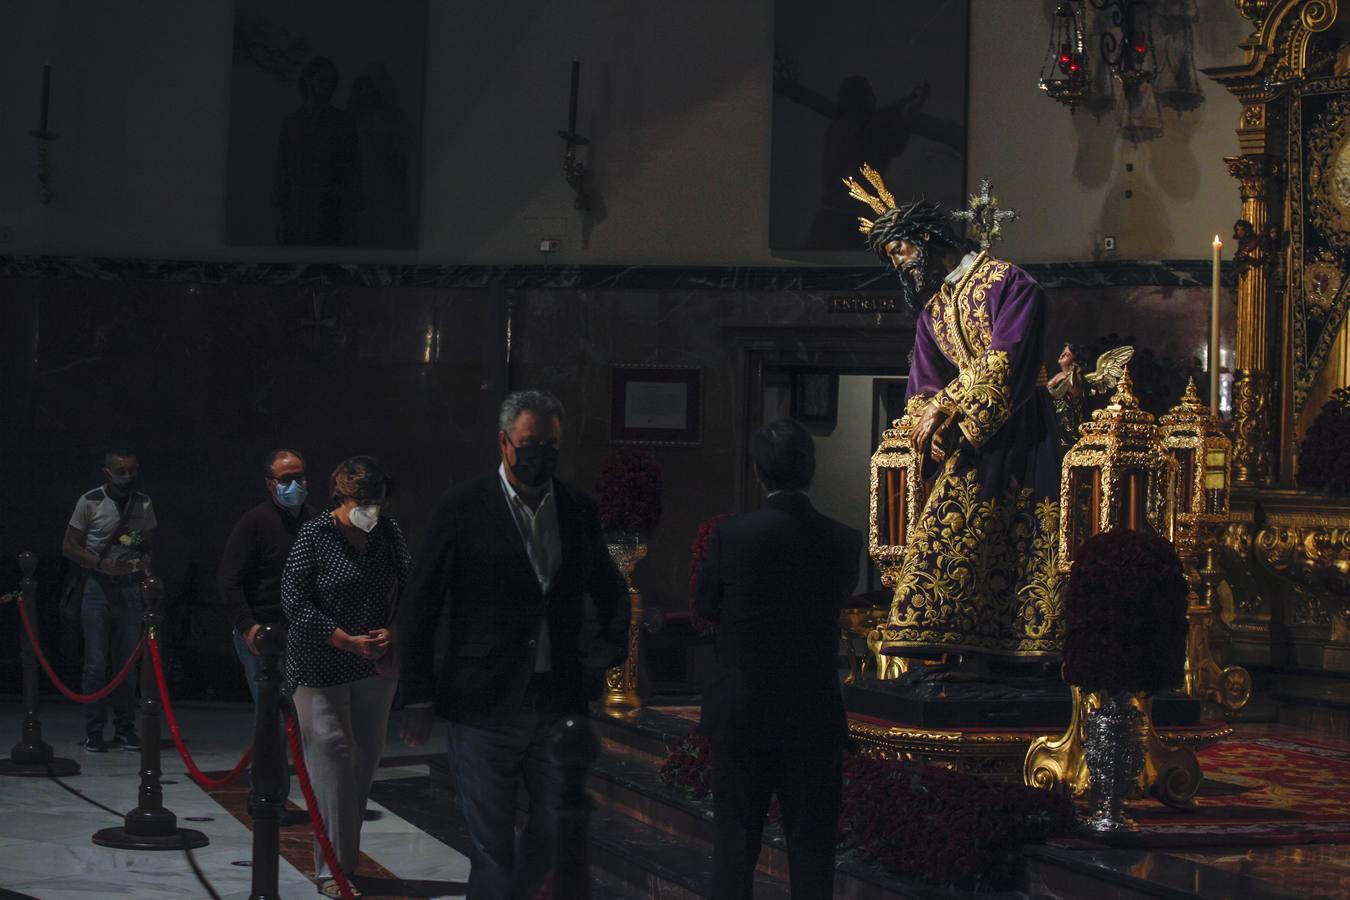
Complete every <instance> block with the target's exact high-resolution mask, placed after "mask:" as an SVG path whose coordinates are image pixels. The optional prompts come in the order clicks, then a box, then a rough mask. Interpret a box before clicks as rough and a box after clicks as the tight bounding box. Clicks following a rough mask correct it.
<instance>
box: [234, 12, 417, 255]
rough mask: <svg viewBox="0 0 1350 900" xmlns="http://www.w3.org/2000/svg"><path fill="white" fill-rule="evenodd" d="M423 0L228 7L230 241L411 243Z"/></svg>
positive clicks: (413, 241) (329, 244) (358, 244)
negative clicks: (230, 60) (231, 35)
mask: <svg viewBox="0 0 1350 900" xmlns="http://www.w3.org/2000/svg"><path fill="white" fill-rule="evenodd" d="M426 17H427V4H426V0H407V2H399V3H391V4H383V5H379V4H369V3H363V2H357V0H339V2H328V0H295V2H288V3H269V2H266V0H237V3H236V5H235V22H234V48H233V49H234V52H233V64H232V67H231V73H230V130H229V162H228V175H227V188H226V197H225V240H226V242H227V243H230V244H244V245H259V244H282V245H290V246H324V247H334V246H339V247H340V246H351V247H415V246H416V245H417V213H418V208H417V207H418V188H419V181H418V170H419V165H420V161H419V150H420V147H421V144H422V97H423V91H424V83H423V82H424V78H425V63H426Z"/></svg>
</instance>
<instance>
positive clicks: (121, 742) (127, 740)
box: [112, 731, 141, 750]
mask: <svg viewBox="0 0 1350 900" xmlns="http://www.w3.org/2000/svg"><path fill="white" fill-rule="evenodd" d="M112 745H113V747H114V748H115V749H117V750H140V749H141V739H140V738H139V737H137V736H136V732H134V731H119V732H117V736H116V737H114V738H113V740H112Z"/></svg>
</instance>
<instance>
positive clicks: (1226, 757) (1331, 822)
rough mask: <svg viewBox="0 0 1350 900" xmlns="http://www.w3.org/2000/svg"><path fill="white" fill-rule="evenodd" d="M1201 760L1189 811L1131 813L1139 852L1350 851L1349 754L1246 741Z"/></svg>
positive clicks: (1277, 741) (1146, 806)
mask: <svg viewBox="0 0 1350 900" xmlns="http://www.w3.org/2000/svg"><path fill="white" fill-rule="evenodd" d="M1199 756H1200V767H1201V770H1202V771H1203V772H1204V781H1203V782H1202V783H1201V785H1200V790H1199V791H1198V792H1197V793H1196V798H1195V800H1196V809H1195V810H1194V811H1192V812H1184V811H1181V810H1174V809H1169V808H1167V807H1165V806H1162V805H1160V804H1158V803H1154V802H1144V803H1139V804H1136V805H1134V806H1133V807H1132V812H1133V814H1134V816H1135V818H1136V819H1137V820H1138V822H1139V824H1140V826H1141V827H1142V831H1141V833H1140V835H1139V841H1140V843H1141V844H1145V845H1148V846H1155V847H1156V846H1166V845H1173V844H1186V845H1196V844H1200V843H1206V842H1208V843H1214V842H1216V839H1221V841H1222V843H1224V844H1225V845H1233V844H1245V843H1350V750H1346V749H1343V748H1337V747H1332V746H1329V745H1324V744H1317V743H1313V742H1310V741H1306V740H1291V739H1288V738H1279V737H1251V738H1238V739H1230V740H1227V741H1224V742H1223V743H1220V744H1218V745H1216V746H1214V747H1210V748H1209V749H1208V750H1205V751H1203V752H1201V753H1200V754H1199Z"/></svg>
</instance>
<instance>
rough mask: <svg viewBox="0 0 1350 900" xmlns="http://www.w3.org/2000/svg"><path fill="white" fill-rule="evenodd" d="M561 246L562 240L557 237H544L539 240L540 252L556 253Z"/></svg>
mask: <svg viewBox="0 0 1350 900" xmlns="http://www.w3.org/2000/svg"><path fill="white" fill-rule="evenodd" d="M561 248H562V241H560V240H558V239H557V238H544V239H543V240H541V241H540V242H539V252H540V253H557V252H558V251H559V250H560V249H561Z"/></svg>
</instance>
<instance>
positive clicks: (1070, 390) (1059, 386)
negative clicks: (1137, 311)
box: [1045, 343, 1134, 450]
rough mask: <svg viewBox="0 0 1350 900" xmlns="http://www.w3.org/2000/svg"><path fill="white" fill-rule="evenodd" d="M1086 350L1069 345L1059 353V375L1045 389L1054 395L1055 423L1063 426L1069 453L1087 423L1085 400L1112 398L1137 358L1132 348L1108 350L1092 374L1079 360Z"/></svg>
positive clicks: (1062, 443) (1064, 447)
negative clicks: (1084, 370)
mask: <svg viewBox="0 0 1350 900" xmlns="http://www.w3.org/2000/svg"><path fill="white" fill-rule="evenodd" d="M1082 356H1083V350H1082V348H1081V347H1078V346H1076V345H1074V344H1067V343H1066V344H1065V345H1064V349H1063V350H1061V351H1060V352H1059V372H1058V373H1056V374H1055V377H1054V378H1051V379H1050V380H1049V381H1048V382H1047V383H1046V385H1045V389H1046V391H1048V392H1049V394H1050V402H1051V404H1052V405H1053V406H1054V408H1055V420H1056V422H1057V423H1058V424H1059V444H1060V449H1062V450H1067V449H1069V448H1070V447H1072V446H1073V445H1074V444H1075V443H1077V442H1078V426H1079V425H1081V424H1082V423H1083V400H1084V399H1085V398H1087V397H1097V396H1101V395H1102V394H1108V393H1110V392H1111V391H1114V390H1115V389H1116V385H1117V384H1119V383H1120V379H1121V376H1123V375H1124V374H1125V366H1126V365H1127V364H1128V363H1129V361H1130V357H1132V356H1134V348H1133V347H1130V346H1125V347H1116V348H1115V349H1114V350H1107V351H1106V352H1105V353H1103V354H1102V355H1101V356H1099V357H1097V366H1096V368H1095V369H1094V370H1093V371H1092V372H1089V373H1088V374H1086V375H1084V374H1083V368H1082V366H1081V365H1080V364H1079V362H1078V360H1079V359H1081V358H1082Z"/></svg>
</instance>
